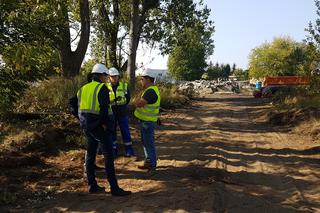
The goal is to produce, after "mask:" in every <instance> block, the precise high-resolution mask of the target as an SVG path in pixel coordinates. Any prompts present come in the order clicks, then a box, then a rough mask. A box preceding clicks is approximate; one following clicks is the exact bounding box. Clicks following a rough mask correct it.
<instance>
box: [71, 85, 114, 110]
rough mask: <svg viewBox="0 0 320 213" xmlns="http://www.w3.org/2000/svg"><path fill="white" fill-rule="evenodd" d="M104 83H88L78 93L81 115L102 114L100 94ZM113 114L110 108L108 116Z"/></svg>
mask: <svg viewBox="0 0 320 213" xmlns="http://www.w3.org/2000/svg"><path fill="white" fill-rule="evenodd" d="M103 85H104V83H99V82H97V81H92V82H90V83H87V84H86V85H84V86H83V87H81V88H80V90H79V91H78V93H77V97H78V106H79V113H81V112H85V113H91V114H100V103H99V100H98V94H99V92H100V90H101V88H102V86H103ZM110 113H111V114H112V110H111V107H110V106H109V110H108V114H110Z"/></svg>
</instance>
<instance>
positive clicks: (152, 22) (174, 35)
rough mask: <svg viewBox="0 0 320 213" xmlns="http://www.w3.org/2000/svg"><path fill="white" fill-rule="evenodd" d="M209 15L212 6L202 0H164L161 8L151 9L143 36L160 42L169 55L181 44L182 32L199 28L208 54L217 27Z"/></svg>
mask: <svg viewBox="0 0 320 213" xmlns="http://www.w3.org/2000/svg"><path fill="white" fill-rule="evenodd" d="M209 16H210V9H208V7H207V6H206V5H204V4H203V1H197V2H196V3H195V2H194V1H193V0H163V1H160V5H159V7H158V8H156V9H154V10H152V11H150V13H149V17H148V18H147V20H146V24H145V26H144V28H143V33H142V37H143V38H144V41H145V42H146V43H147V44H151V45H153V44H154V42H157V43H158V44H159V48H160V50H161V52H162V53H163V54H169V53H170V52H171V51H172V50H173V49H175V48H176V46H180V42H181V33H182V32H186V31H187V29H195V28H197V30H196V31H201V32H202V37H201V40H202V43H204V44H206V46H207V49H206V50H207V51H208V52H206V55H210V54H211V53H212V49H213V45H212V44H213V40H212V39H211V35H212V33H213V32H214V26H213V22H212V21H210V20H209Z"/></svg>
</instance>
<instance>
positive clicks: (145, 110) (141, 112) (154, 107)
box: [134, 86, 161, 122]
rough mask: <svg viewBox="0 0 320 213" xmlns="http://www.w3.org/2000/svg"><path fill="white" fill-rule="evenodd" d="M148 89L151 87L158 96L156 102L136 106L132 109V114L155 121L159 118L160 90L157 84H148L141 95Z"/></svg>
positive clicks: (144, 119)
mask: <svg viewBox="0 0 320 213" xmlns="http://www.w3.org/2000/svg"><path fill="white" fill-rule="evenodd" d="M149 89H153V90H154V91H155V93H156V94H157V96H158V99H157V101H156V103H154V104H147V105H145V106H144V107H139V108H136V110H135V111H134V115H135V116H136V117H137V118H139V119H140V120H143V121H154V122H156V121H157V120H158V118H159V109H160V100H161V98H160V92H159V89H158V87H157V86H150V87H148V88H147V89H146V90H145V91H144V92H143V93H142V96H141V97H143V95H144V94H145V92H146V91H147V90H149Z"/></svg>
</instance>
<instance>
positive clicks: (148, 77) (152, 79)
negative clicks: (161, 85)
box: [142, 76, 154, 83]
mask: <svg viewBox="0 0 320 213" xmlns="http://www.w3.org/2000/svg"><path fill="white" fill-rule="evenodd" d="M142 77H144V78H147V79H149V80H150V81H151V82H152V83H154V78H152V77H150V76H142Z"/></svg>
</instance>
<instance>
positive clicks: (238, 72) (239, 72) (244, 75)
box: [233, 69, 249, 81]
mask: <svg viewBox="0 0 320 213" xmlns="http://www.w3.org/2000/svg"><path fill="white" fill-rule="evenodd" d="M233 74H234V75H235V76H236V77H237V79H238V80H240V81H244V80H248V79H249V71H248V70H243V69H235V70H234V72H233Z"/></svg>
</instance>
